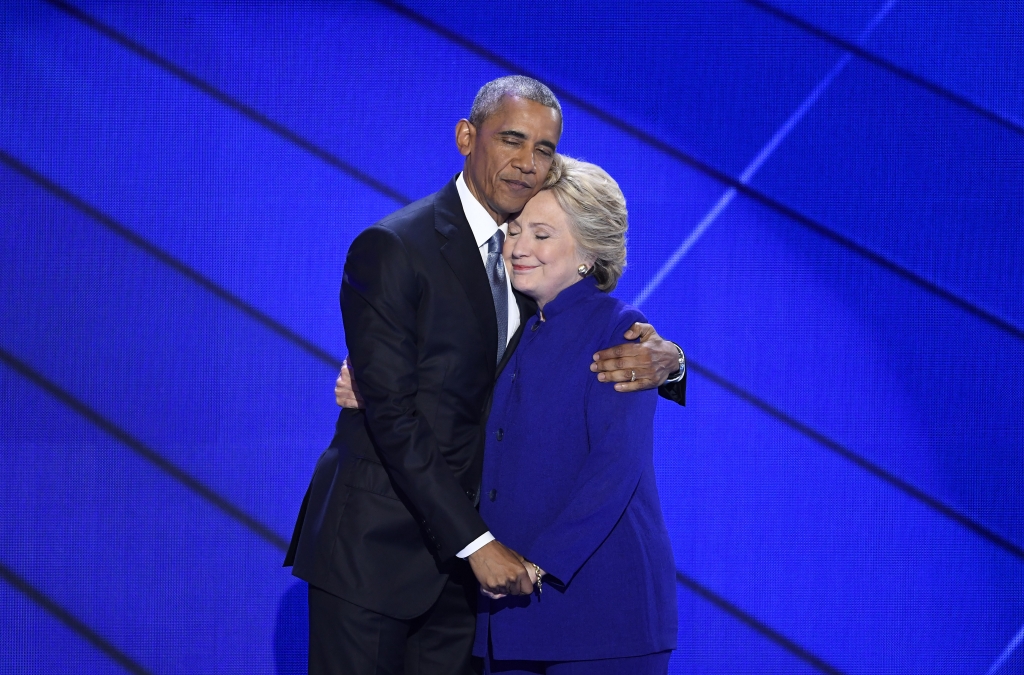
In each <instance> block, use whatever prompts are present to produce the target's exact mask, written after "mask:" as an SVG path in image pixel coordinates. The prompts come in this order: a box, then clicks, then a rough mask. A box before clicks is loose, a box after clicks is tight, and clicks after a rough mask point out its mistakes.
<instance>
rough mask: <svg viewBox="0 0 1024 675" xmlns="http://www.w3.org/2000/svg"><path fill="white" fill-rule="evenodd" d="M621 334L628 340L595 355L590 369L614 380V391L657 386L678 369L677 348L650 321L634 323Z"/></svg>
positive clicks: (600, 377) (598, 376)
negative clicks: (663, 337)
mask: <svg viewBox="0 0 1024 675" xmlns="http://www.w3.org/2000/svg"><path fill="white" fill-rule="evenodd" d="M623 337H624V338H625V339H627V340H636V339H637V338H640V341H639V342H627V343H625V344H621V345H618V346H616V347H609V348H608V349H603V350H601V351H599V352H598V353H596V354H594V362H593V363H592V364H590V370H591V371H593V372H595V373H597V379H598V380H600V381H601V382H614V383H615V390H616V391H642V390H644V389H656V388H658V387H660V386H661V385H663V384H665V380H667V379H668V378H670V377H672V376H673V375H675V374H677V373H678V372H679V349H677V348H676V345H675V343H674V342H669V341H668V340H664V339H662V337H661V336H660V335H658V332H657V331H656V330H654V326H652V325H651V324H649V323H640V322H639V321H638V322H637V323H634V324H633V325H632V326H631V327H630V328H629V330H627V331H626V334H625V335H623Z"/></svg>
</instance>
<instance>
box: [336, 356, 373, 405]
mask: <svg viewBox="0 0 1024 675" xmlns="http://www.w3.org/2000/svg"><path fill="white" fill-rule="evenodd" d="M334 400H335V401H337V403H338V405H339V406H341V407H342V408H360V409H362V408H365V407H366V404H365V403H363V397H362V396H360V395H359V389H357V388H356V381H355V380H354V379H352V367H351V366H350V365H348V359H347V358H346V359H345V360H344V361H342V362H341V371H340V372H338V379H337V380H335V381H334Z"/></svg>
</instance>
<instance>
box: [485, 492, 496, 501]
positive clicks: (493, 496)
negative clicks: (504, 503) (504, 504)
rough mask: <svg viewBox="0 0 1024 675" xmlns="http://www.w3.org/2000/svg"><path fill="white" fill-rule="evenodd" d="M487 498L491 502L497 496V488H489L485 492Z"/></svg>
mask: <svg viewBox="0 0 1024 675" xmlns="http://www.w3.org/2000/svg"><path fill="white" fill-rule="evenodd" d="M487 498H488V499H490V500H491V501H492V502H493V501H494V500H495V499H497V498H498V491H497V490H491V491H490V492H488V493H487Z"/></svg>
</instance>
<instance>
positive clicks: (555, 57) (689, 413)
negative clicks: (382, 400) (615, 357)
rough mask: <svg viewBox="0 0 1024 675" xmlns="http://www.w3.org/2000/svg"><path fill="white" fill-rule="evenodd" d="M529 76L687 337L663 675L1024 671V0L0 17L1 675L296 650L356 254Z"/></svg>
mask: <svg viewBox="0 0 1024 675" xmlns="http://www.w3.org/2000/svg"><path fill="white" fill-rule="evenodd" d="M513 72H515V73H525V74H530V75H533V76H535V77H537V78H539V79H541V80H543V81H544V82H546V83H547V84H549V85H550V86H551V87H552V88H553V89H554V90H555V92H556V93H557V94H558V95H559V96H560V98H561V101H562V104H563V106H564V110H565V134H564V136H563V141H562V143H561V145H560V150H561V151H562V152H564V153H566V154H569V155H572V156H575V157H581V158H584V159H587V160H589V161H592V162H596V163H598V164H600V165H602V166H604V167H605V168H606V169H608V171H609V172H610V173H611V174H612V175H613V176H615V177H616V178H617V179H618V181H619V182H620V184H621V185H622V188H623V190H624V192H625V195H626V198H627V201H628V204H629V208H630V238H629V266H628V270H627V273H626V276H625V278H624V279H623V282H622V283H621V284H620V287H619V290H618V291H616V294H617V295H618V296H619V297H622V298H624V299H626V300H627V301H630V302H633V303H634V304H636V305H639V306H640V307H641V308H642V309H643V311H644V312H646V314H647V316H648V317H649V318H650V320H651V321H652V322H653V323H654V325H655V326H656V327H657V329H658V330H659V332H661V333H662V334H663V335H665V336H667V337H668V338H670V339H673V340H676V341H678V342H679V343H680V344H682V345H684V346H685V348H686V351H687V354H688V356H689V359H690V361H689V364H690V365H689V367H690V371H691V373H690V388H689V405H688V406H687V407H686V408H680V407H678V406H675V405H672V404H669V403H666V402H662V403H661V407H660V408H659V412H658V418H657V439H658V440H657V451H656V452H657V454H656V460H657V462H656V463H657V470H658V482H659V485H660V488H661V494H662V500H663V501H662V503H663V507H664V511H665V516H666V520H667V523H668V526H669V530H670V532H671V535H672V539H673V542H674V548H675V558H676V567H677V569H678V581H679V584H678V599H679V648H678V650H677V651H676V653H675V655H674V657H673V661H672V672H674V673H713V674H729V673H741V674H743V675H757V674H760V673H764V674H768V673H787V674H789V673H793V674H800V673H842V674H849V675H854V674H878V675H892V674H902V673H908V674H922V675H945V674H954V673H956V674H961V673H962V674H965V675H967V674H973V675H1011V674H1015V673H1022V672H1024V645H1021V646H1018V645H1019V644H1020V643H1021V641H1022V640H1024V628H1022V625H1024V515H1022V514H1024V301H1022V298H1024V85H1022V82H1024V8H1022V5H1021V3H1020V1H1019V0H946V1H943V2H937V1H934V0H898V1H895V2H893V1H892V0H846V1H840V0H833V1H829V2H821V1H810V0H803V1H802V0H772V2H770V3H768V2H762V1H760V0H758V1H755V0H750V1H747V2H743V1H739V0H727V1H724V2H723V1H720V0H701V1H693V2H648V3H638V2H635V1H627V0H621V1H614V2H601V3H594V2H584V1H582V0H573V1H569V0H563V1H556V0H551V1H550V2H547V3H526V4H523V3H519V4H509V3H480V2H468V1H465V0H445V1H443V2H441V1H438V2H432V3H430V2H422V3H413V2H406V3H399V2H392V1H388V0H380V1H377V2H371V1H365V2H354V1H353V2H288V3H270V2H251V3H242V2H214V3H211V2H202V1H199V0H176V1H175V2H144V3H143V2H127V1H123V2H84V1H82V2H72V3H66V2H62V1H58V0H53V1H49V2H48V1H43V0H20V1H19V0H8V1H5V2H3V3H2V16H0V222H2V227H0V268H2V274H0V292H2V296H3V302H2V305H0V307H2V310H0V671H2V672H3V673H33V674H34V673H43V674H46V673H121V672H126V671H127V672H131V673H154V674H156V673H166V674H183V673H189V674H191V673H298V672H301V671H302V670H303V668H304V667H305V661H304V659H305V654H304V648H305V640H306V630H307V628H306V623H305V622H306V619H305V588H304V586H303V585H302V584H301V583H299V582H297V581H296V580H295V579H294V578H292V577H291V576H290V575H289V570H287V569H284V568H282V567H281V562H282V558H283V556H284V548H285V545H286V540H287V538H288V537H289V536H290V533H291V528H292V524H293V522H294V518H295V515H296V512H297V510H298V507H299V503H300V501H301V499H302V495H303V492H304V490H305V488H306V484H307V481H308V479H309V477H310V475H311V473H312V470H313V466H314V463H315V461H316V458H317V457H318V456H319V453H320V452H321V450H322V449H323V448H324V447H325V446H326V444H327V442H328V441H329V439H330V437H331V434H332V431H333V422H334V418H335V415H336V407H335V405H334V401H333V392H332V389H333V381H334V377H335V375H336V373H337V370H338V366H339V363H340V361H341V359H342V357H343V356H344V354H345V351H346V350H345V336H344V334H343V332H342V324H341V317H340V314H339V311H338V300H337V295H338V288H339V284H340V278H341V271H342V265H343V262H344V258H345V253H346V250H347V247H348V245H349V243H350V242H351V240H352V238H353V237H354V236H355V234H356V233H358V232H359V231H360V230H361V229H363V228H365V227H367V226H368V225H370V224H371V223H373V222H374V221H376V220H377V219H379V218H381V217H382V216H384V215H386V214H388V213H390V212H392V211H394V210H395V209H397V208H399V207H400V206H402V205H403V204H405V203H407V202H409V201H411V200H413V199H416V198H419V197H421V196H423V195H426V194H428V193H430V192H433V191H435V190H437V189H438V188H440V187H441V186H442V185H443V184H444V183H445V182H446V181H447V180H449V179H450V178H451V177H452V176H453V175H454V174H455V172H456V171H458V170H459V168H460V159H461V158H460V156H459V155H458V153H457V152H456V150H455V147H454V140H453V137H454V126H455V123H456V121H457V120H458V119H459V118H460V117H463V116H465V115H467V114H468V112H469V106H470V103H471V101H472V98H473V95H474V94H475V92H476V90H477V89H478V88H479V87H480V85H482V84H483V83H484V82H486V81H487V80H489V79H491V78H494V77H497V76H500V75H504V74H508V73H513ZM609 611H610V612H613V611H615V608H613V607H610V608H609Z"/></svg>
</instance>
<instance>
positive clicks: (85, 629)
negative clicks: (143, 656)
mask: <svg viewBox="0 0 1024 675" xmlns="http://www.w3.org/2000/svg"><path fill="white" fill-rule="evenodd" d="M0 578H2V579H3V580H4V581H6V582H7V583H9V584H10V585H11V586H13V587H14V588H16V589H18V590H19V591H21V593H22V594H23V595H25V596H26V597H27V598H28V599H29V600H31V601H32V602H34V603H35V604H37V605H39V606H40V607H42V608H43V609H44V610H45V611H46V612H47V613H48V614H50V615H51V616H53V617H54V618H56V619H57V620H58V621H60V622H61V623H63V624H64V625H65V626H67V627H68V628H70V629H71V630H73V631H74V632H75V633H77V634H78V635H79V636H81V637H82V638H83V639H85V640H86V641H88V642H89V643H91V644H92V646H94V647H96V649H98V650H100V651H101V652H103V653H104V654H106V655H107V656H108V657H109V658H110V659H111V660H112V661H114V662H115V663H117V664H118V665H119V666H121V667H122V668H124V669H125V670H127V671H128V672H129V673H135V674H136V675H150V671H148V670H146V669H145V668H143V667H142V666H141V665H139V664H138V663H136V662H135V661H134V660H133V659H132V658H131V657H130V656H128V655H127V654H125V653H124V652H122V651H121V650H120V649H118V648H117V647H115V646H114V645H112V644H111V643H110V642H108V641H107V640H106V639H105V638H104V637H103V636H102V635H100V634H99V633H97V632H96V631H94V630H93V629H92V628H90V627H89V626H87V625H86V624H85V623H84V622H83V621H82V620H81V619H79V618H78V617H76V616H75V615H73V614H72V613H71V612H69V611H68V610H66V609H64V608H63V607H61V606H60V605H59V604H57V603H56V602H54V601H53V600H52V599H50V598H49V597H48V596H47V595H46V594H45V593H43V592H42V591H40V590H39V589H37V588H36V587H35V586H33V585H32V584H30V583H29V582H27V581H25V580H24V579H22V578H21V577H20V576H19V575H18V574H17V573H16V572H15V571H14V570H12V569H11V568H9V567H7V566H6V565H4V564H3V563H0Z"/></svg>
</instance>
